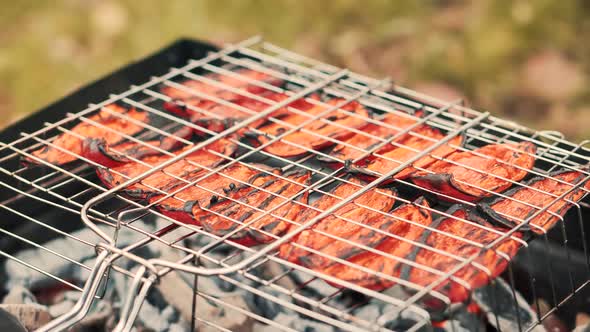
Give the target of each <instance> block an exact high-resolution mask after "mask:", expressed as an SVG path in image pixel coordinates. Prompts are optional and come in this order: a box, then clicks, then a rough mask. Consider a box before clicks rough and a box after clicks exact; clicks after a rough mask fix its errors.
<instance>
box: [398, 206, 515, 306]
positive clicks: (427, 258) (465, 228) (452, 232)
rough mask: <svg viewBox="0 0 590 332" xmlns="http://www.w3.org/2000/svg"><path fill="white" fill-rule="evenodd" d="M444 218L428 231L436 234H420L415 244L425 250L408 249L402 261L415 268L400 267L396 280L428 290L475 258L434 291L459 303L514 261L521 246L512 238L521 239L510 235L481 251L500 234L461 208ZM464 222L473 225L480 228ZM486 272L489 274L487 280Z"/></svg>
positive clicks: (425, 232)
mask: <svg viewBox="0 0 590 332" xmlns="http://www.w3.org/2000/svg"><path fill="white" fill-rule="evenodd" d="M447 214H449V215H452V217H446V216H442V217H441V218H439V219H437V220H435V221H434V222H433V223H432V227H433V228H436V229H437V232H433V231H430V230H425V231H424V232H423V233H422V236H421V237H420V239H419V240H418V241H419V242H420V243H423V244H425V245H426V246H428V247H427V248H422V247H419V246H414V247H413V248H412V250H411V251H410V253H409V254H408V255H407V256H406V258H407V259H408V260H411V261H414V262H416V263H417V264H418V266H415V267H412V266H411V265H407V264H404V266H403V267H401V269H400V278H402V279H405V280H409V281H410V282H412V283H415V284H417V285H419V286H423V287H425V286H429V285H430V284H432V283H433V282H435V281H437V280H439V279H441V278H443V275H444V274H445V273H449V272H451V271H452V270H453V269H455V268H457V266H458V265H459V264H460V263H461V261H462V260H464V259H468V258H470V257H471V256H473V255H477V258H476V259H474V261H473V262H472V263H471V264H468V265H466V266H465V267H463V268H461V269H460V270H458V271H457V272H456V273H454V274H453V278H455V280H452V279H447V280H444V281H443V282H442V283H440V284H439V285H438V286H436V287H435V288H434V289H435V290H436V291H438V292H440V293H442V294H444V295H446V296H447V297H449V299H450V300H451V301H452V302H463V301H465V300H466V299H467V298H468V297H469V294H470V290H473V289H475V288H478V287H481V286H483V285H485V284H487V283H488V282H489V281H490V279H491V278H495V277H497V276H498V275H500V274H501V273H502V272H503V271H504V270H505V269H506V267H507V266H508V260H507V259H510V258H512V257H514V255H516V253H517V251H518V249H519V248H520V246H521V244H520V243H519V242H518V241H517V240H515V239H514V237H516V238H520V237H521V236H522V235H521V234H520V233H518V232H516V233H513V234H512V238H506V239H503V240H500V242H499V243H497V244H496V245H494V246H493V247H492V248H491V249H487V250H483V249H482V248H481V246H486V245H489V244H491V243H493V242H494V241H496V240H497V239H498V238H500V237H501V236H502V235H503V233H502V231H503V230H502V229H498V228H494V227H492V226H491V225H490V224H489V223H487V222H486V221H485V220H483V219H481V218H480V217H478V216H477V215H476V214H474V213H472V212H469V211H468V210H466V209H465V208H464V207H463V206H461V205H455V206H453V207H451V209H450V210H449V211H447ZM464 220H469V221H473V222H474V223H476V224H479V225H481V226H483V227H481V226H478V225H474V224H471V223H468V222H466V221H464ZM492 230H497V231H499V232H500V233H497V232H494V231H492ZM435 250H436V251H435ZM443 252H444V254H443ZM502 256H504V257H502ZM475 264H479V266H476V265H475ZM420 266H423V267H425V268H430V269H434V270H437V271H438V272H439V273H434V272H431V271H427V270H426V269H425V268H421V267H420ZM486 270H487V271H489V276H488V274H487V272H486ZM441 273H442V274H441ZM456 280H462V283H464V284H465V285H469V287H468V288H466V287H465V286H464V285H462V284H460V283H458V282H457V281H456Z"/></svg>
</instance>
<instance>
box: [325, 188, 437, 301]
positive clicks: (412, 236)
mask: <svg viewBox="0 0 590 332" xmlns="http://www.w3.org/2000/svg"><path fill="white" fill-rule="evenodd" d="M428 207H429V206H428V202H427V201H426V200H425V199H424V198H419V199H417V200H416V201H415V202H414V203H412V204H403V205H401V206H399V207H398V208H396V209H395V210H393V211H392V212H391V215H392V217H390V218H388V217H384V218H387V219H391V223H390V224H389V227H388V228H387V229H383V231H385V232H388V233H389V234H392V235H394V236H387V237H386V238H385V239H384V240H383V242H381V244H379V245H378V246H377V247H375V249H376V250H379V251H381V252H382V253H383V254H378V253H375V252H370V251H365V252H363V253H360V254H358V255H356V256H354V257H351V258H350V259H348V262H350V263H352V264H355V265H357V266H360V267H363V268H366V269H369V270H372V271H375V273H377V272H379V273H383V274H385V275H390V276H394V277H399V272H400V266H401V265H402V264H401V263H400V260H399V259H395V258H391V257H386V256H385V254H387V255H390V256H393V257H398V258H404V257H406V256H407V255H408V254H409V252H410V251H411V250H412V248H413V247H414V244H412V242H413V241H416V240H418V239H419V238H420V236H421V235H422V234H423V233H424V231H425V227H428V226H430V224H431V223H432V214H431V213H430V211H429V210H428ZM318 271H319V272H322V273H325V274H327V275H330V276H333V277H336V278H338V279H340V280H343V281H347V282H350V283H353V284H357V285H359V286H361V287H365V288H369V289H373V290H383V289H386V288H389V287H391V286H393V285H394V284H395V282H393V281H392V280H388V279H384V278H380V277H379V276H377V275H376V274H375V273H372V272H365V271H363V270H361V269H359V268H357V267H353V266H350V265H347V264H340V263H339V264H334V265H331V266H329V267H327V268H324V269H319V270H318ZM335 286H337V287H339V286H338V285H335Z"/></svg>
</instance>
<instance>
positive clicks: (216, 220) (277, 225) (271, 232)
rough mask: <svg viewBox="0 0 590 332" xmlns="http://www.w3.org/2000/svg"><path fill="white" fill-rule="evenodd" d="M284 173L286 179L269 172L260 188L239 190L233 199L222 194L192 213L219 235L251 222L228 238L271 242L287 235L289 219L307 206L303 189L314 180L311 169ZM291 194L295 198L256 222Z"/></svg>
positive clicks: (249, 242) (246, 243) (243, 242)
mask: <svg viewBox="0 0 590 332" xmlns="http://www.w3.org/2000/svg"><path fill="white" fill-rule="evenodd" d="M281 175H282V177H284V178H286V179H282V178H279V177H277V176H273V175H270V176H268V177H267V178H268V179H267V180H266V181H265V182H264V183H262V184H261V185H260V187H259V188H253V187H242V188H240V189H237V190H235V191H234V193H235V194H234V195H233V197H232V198H234V199H233V200H232V199H228V198H226V197H220V198H219V199H216V200H215V201H210V203H209V204H208V205H207V206H206V208H207V209H206V210H204V209H196V208H193V215H194V216H195V219H196V220H198V222H199V224H201V225H202V226H203V227H204V228H205V229H206V230H207V231H209V232H211V233H213V234H216V235H218V236H224V235H227V234H229V233H230V232H233V231H234V230H235V229H236V228H238V227H239V226H240V225H242V224H247V223H250V222H252V223H251V224H250V225H249V226H248V227H246V228H245V229H243V230H241V231H239V232H237V233H235V234H233V235H232V236H231V237H230V238H229V239H230V240H231V241H234V242H237V243H240V244H242V245H246V246H254V245H258V244H264V243H270V242H272V241H274V240H275V239H276V238H277V237H278V236H281V235H283V234H285V232H286V231H287V230H288V229H289V227H290V226H291V224H290V222H289V220H293V219H294V218H295V217H296V216H297V215H298V214H299V213H300V212H301V211H302V210H303V209H304V204H305V202H306V201H307V193H302V191H303V190H304V189H305V186H306V185H308V184H309V183H310V180H311V173H310V172H309V171H303V170H297V171H294V172H286V173H283V174H281ZM300 193H301V195H299V194H300ZM291 197H295V199H294V200H293V201H289V202H287V203H286V204H283V205H281V206H280V207H278V208H276V209H275V210H273V212H272V214H267V215H265V216H263V217H262V218H260V219H258V220H256V221H255V222H254V220H255V219H256V218H259V217H260V216H262V214H263V213H265V212H264V211H269V210H271V209H273V208H275V207H277V206H278V205H279V204H282V203H285V202H286V201H287V200H289V199H290V198H291ZM301 203H303V204H301ZM262 231H264V233H263V232H262ZM266 233H268V234H266Z"/></svg>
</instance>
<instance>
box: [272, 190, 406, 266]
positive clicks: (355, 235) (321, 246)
mask: <svg viewBox="0 0 590 332" xmlns="http://www.w3.org/2000/svg"><path fill="white" fill-rule="evenodd" d="M349 181H350V182H352V183H342V184H340V185H339V186H337V187H335V188H334V189H333V190H332V191H331V195H323V196H322V197H320V198H319V199H318V200H317V201H315V202H314V203H313V204H312V205H311V207H310V208H307V209H306V210H305V211H304V212H303V213H301V214H299V215H298V216H297V218H296V219H295V225H294V226H293V227H295V226H296V225H299V224H303V223H305V222H306V221H308V220H311V219H313V218H314V217H316V216H317V215H318V214H320V211H324V210H326V209H328V208H330V207H331V206H333V205H334V204H337V203H338V202H339V201H341V200H342V199H344V198H346V197H348V196H350V195H351V194H352V193H353V192H355V191H357V190H359V188H360V187H359V186H362V183H361V182H360V181H359V180H357V179H355V178H350V179H349ZM395 197H396V192H395V191H394V190H392V189H372V190H369V191H368V192H366V193H364V194H363V195H361V196H360V197H359V198H357V199H356V200H354V202H351V203H349V204H347V205H345V206H344V207H342V208H340V209H339V210H338V211H336V212H335V213H334V214H333V215H331V216H328V217H325V218H323V219H321V220H319V221H318V222H317V223H316V224H314V225H313V226H312V227H310V229H308V230H304V231H302V232H301V233H299V234H298V235H297V236H296V237H295V238H294V239H293V240H292V243H296V244H298V245H300V246H303V247H299V246H294V245H293V244H292V243H286V244H284V245H282V246H281V247H280V248H279V257H281V258H283V259H285V260H288V261H291V262H294V263H297V264H300V265H303V266H305V267H308V268H312V269H319V268H323V267H327V266H329V265H332V264H335V263H336V261H335V260H334V259H332V258H329V257H326V256H323V255H320V254H316V253H314V252H312V251H310V250H306V248H310V249H313V250H315V251H319V252H321V253H323V254H325V255H327V256H332V257H338V258H341V259H348V258H350V257H353V256H354V255H356V254H358V253H360V252H362V251H363V249H361V248H359V247H358V245H355V244H354V243H358V244H362V245H366V246H369V247H375V246H377V245H379V243H381V242H382V241H383V240H384V239H385V236H384V235H383V234H381V233H377V232H375V231H373V230H370V229H367V228H366V227H363V226H361V225H357V224H355V223H353V222H350V221H348V220H343V219H342V218H346V219H350V220H353V221H355V222H357V223H360V224H364V225H369V226H372V227H374V228H379V229H385V228H387V227H389V224H390V223H391V220H389V219H388V218H386V217H385V216H384V214H382V213H381V212H387V211H390V210H391V208H392V207H393V204H394V203H395V200H396V199H395ZM357 204H359V205H364V206H368V207H371V208H372V209H368V208H364V207H361V206H358V205H357ZM339 217H342V218H339ZM318 231H321V232H323V233H327V234H330V235H332V236H335V237H339V238H342V239H346V240H348V241H350V242H352V243H348V242H345V241H342V240H337V239H334V238H332V237H328V236H326V235H323V234H320V233H319V232H318Z"/></svg>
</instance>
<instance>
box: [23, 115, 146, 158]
mask: <svg viewBox="0 0 590 332" xmlns="http://www.w3.org/2000/svg"><path fill="white" fill-rule="evenodd" d="M113 113H119V114H120V116H117V115H115V114H113ZM127 118H131V119H133V120H134V121H136V122H143V123H147V122H149V121H150V116H149V114H148V113H147V112H142V111H138V110H136V109H135V108H129V109H128V108H125V107H123V106H119V105H116V104H110V105H107V106H105V107H104V108H103V109H101V110H100V111H98V113H96V114H94V115H91V116H89V117H88V120H90V121H93V122H96V123H98V124H100V126H99V125H95V124H93V123H89V122H83V121H82V122H80V123H78V124H77V125H75V126H74V127H72V128H71V129H70V131H71V132H65V133H63V134H60V135H58V137H57V138H55V139H54V140H53V141H52V142H51V144H52V145H46V146H44V147H42V148H40V149H38V150H34V151H32V152H31V155H32V156H33V157H36V158H39V159H41V160H42V161H43V162H47V163H49V164H53V165H58V166H61V165H66V164H69V163H72V162H75V161H77V160H79V156H81V155H82V148H83V142H84V140H85V139H93V138H97V139H98V138H100V139H103V140H104V141H105V142H106V143H107V144H108V145H111V146H115V145H117V144H119V143H121V142H123V140H124V136H123V134H124V135H129V136H135V135H137V134H138V133H140V132H141V131H143V130H144V127H143V126H141V125H140V124H137V123H135V122H134V121H131V120H128V119H127ZM102 126H104V127H102ZM106 127H108V129H107V128H106ZM61 149H64V150H67V151H69V152H70V153H67V152H65V151H62V150H61ZM22 162H23V164H25V165H28V166H32V165H38V164H40V162H39V161H37V160H35V159H34V158H29V157H27V158H23V160H22Z"/></svg>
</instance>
